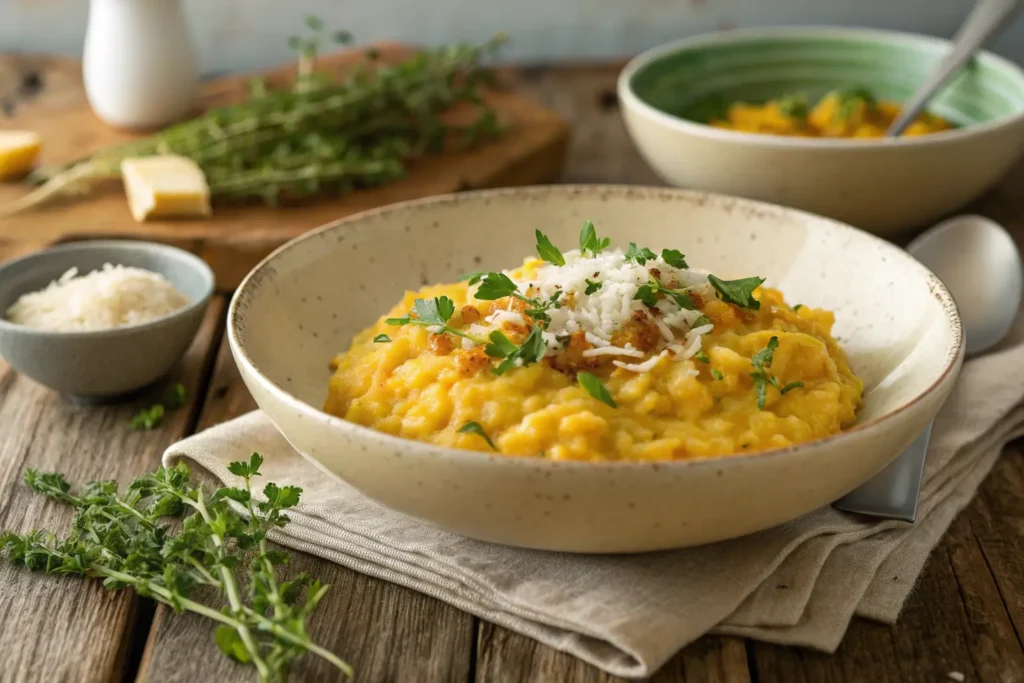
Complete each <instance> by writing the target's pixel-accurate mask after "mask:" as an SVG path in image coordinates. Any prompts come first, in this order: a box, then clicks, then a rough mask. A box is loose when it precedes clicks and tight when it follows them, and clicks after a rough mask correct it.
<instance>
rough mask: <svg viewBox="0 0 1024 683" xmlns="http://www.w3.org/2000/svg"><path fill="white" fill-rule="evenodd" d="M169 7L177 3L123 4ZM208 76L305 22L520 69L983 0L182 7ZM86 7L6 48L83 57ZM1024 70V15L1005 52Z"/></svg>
mask: <svg viewBox="0 0 1024 683" xmlns="http://www.w3.org/2000/svg"><path fill="white" fill-rule="evenodd" d="M121 1H123V2H158V1H159V2H163V1H168V0H121ZM183 1H184V2H185V4H186V7H187V10H188V14H189V21H190V24H191V26H192V29H193V37H194V39H195V42H196V45H197V48H198V50H199V53H200V57H201V59H202V64H203V68H204V70H205V71H208V72H214V71H224V70H234V69H242V68H254V67H260V66H264V65H269V64H274V63H278V62H281V61H283V60H285V59H287V58H288V56H289V52H288V49H287V46H286V40H287V37H288V36H289V35H290V34H291V33H294V32H295V30H296V28H297V27H298V26H299V24H300V22H301V19H302V17H303V16H304V15H306V14H316V15H318V16H321V17H323V18H324V19H325V20H326V21H327V22H328V24H329V26H331V27H338V28H347V29H349V30H351V31H352V32H353V33H355V34H356V36H357V37H358V38H359V39H360V40H361V41H367V40H372V39H377V38H398V39H404V40H410V41H415V42H428V43H437V42H443V41H450V40H473V41H479V40H483V39H485V38H487V37H489V36H490V35H491V34H492V33H494V32H496V31H505V32H507V33H509V34H510V35H511V36H512V38H513V42H512V44H511V45H510V47H509V49H508V51H507V53H506V54H507V55H508V56H509V57H510V58H513V59H517V60H520V61H539V60H545V59H551V58H566V57H570V58H583V59H586V58H597V57H610V56H622V55H628V54H632V53H635V52H638V51H640V50H642V49H644V48H647V47H650V46H652V45H656V44H658V43H660V42H664V41H666V40H670V39H672V38H677V37H681V36H684V35H690V34H695V33H702V32H705V31H711V30H714V29H716V28H727V27H737V26H739V27H748V26H760V25H779V24H845V25H865V26H876V27H885V28H895V29H903V30H912V31H919V32H922V33H929V34H933V35H939V36H946V37H948V36H949V35H951V34H952V33H953V31H954V30H955V29H956V27H957V26H958V25H959V23H960V21H961V20H962V19H963V17H964V16H965V15H966V13H967V12H968V11H969V9H970V7H971V6H972V5H973V0H503V1H501V2H499V1H497V0H344V1H342V0H183ZM87 14H88V2H87V0H0V50H28V51H42V52H59V53H63V54H70V55H78V54H80V53H81V46H82V40H83V36H84V33H85V24H86V17H87ZM995 50H996V51H997V52H999V53H1001V54H1003V55H1006V56H1008V57H1010V58H1012V59H1014V60H1015V61H1018V62H1021V63H1024V19H1022V20H1018V21H1017V22H1016V23H1015V24H1014V25H1013V26H1012V27H1011V28H1010V30H1009V31H1008V32H1007V33H1006V34H1005V35H1003V36H1002V38H1001V39H1000V40H999V41H998V42H997V43H996V44H995Z"/></svg>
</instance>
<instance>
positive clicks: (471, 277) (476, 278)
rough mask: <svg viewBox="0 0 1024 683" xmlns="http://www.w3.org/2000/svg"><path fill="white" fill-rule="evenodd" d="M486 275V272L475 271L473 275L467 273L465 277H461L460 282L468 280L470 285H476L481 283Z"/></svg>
mask: <svg viewBox="0 0 1024 683" xmlns="http://www.w3.org/2000/svg"><path fill="white" fill-rule="evenodd" d="M484 275H487V271H486V270H474V271H473V272H472V273H466V274H465V275H463V276H462V277H460V278H459V281H460V282H461V281H463V280H468V281H469V284H471V285H475V284H476V283H478V282H480V278H482V277H483V276H484Z"/></svg>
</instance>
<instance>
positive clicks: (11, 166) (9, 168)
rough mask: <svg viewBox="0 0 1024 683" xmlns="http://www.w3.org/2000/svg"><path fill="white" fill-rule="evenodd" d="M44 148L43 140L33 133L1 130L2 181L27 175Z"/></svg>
mask: <svg viewBox="0 0 1024 683" xmlns="http://www.w3.org/2000/svg"><path fill="white" fill-rule="evenodd" d="M42 146H43V141H42V139H41V138H40V137H39V136H38V135H36V134H35V133H33V132H31V131H27V130H0V180H9V179H11V178H16V177H18V176H21V175H24V174H25V173H27V172H28V170H29V169H30V168H32V165H33V164H35V163H36V157H38V156H39V148H40V147H42Z"/></svg>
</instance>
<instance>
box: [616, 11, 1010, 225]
mask: <svg viewBox="0 0 1024 683" xmlns="http://www.w3.org/2000/svg"><path fill="white" fill-rule="evenodd" d="M950 49H951V43H950V42H949V41H946V40H941V39H938V38H930V37H926V36H919V35H914V34H908V33H898V32H892V31H877V30H869V29H842V28H810V29H807V28H799V29H797V28H779V29H759V30H751V31H730V32H724V33H716V34H710V35H704V36H697V37H695V38H689V39H685V40H681V41H678V42H675V43H671V44H669V45H666V46H663V47H659V48H655V49H653V50H649V51H648V52H645V53H643V54H641V55H639V56H638V57H636V58H635V59H634V60H633V61H631V62H630V63H629V64H628V65H627V66H626V68H625V70H624V71H623V72H622V75H621V76H620V78H619V84H618V90H619V98H620V100H621V102H622V105H623V115H624V117H625V121H626V126H627V128H628V129H629V132H630V135H631V136H632V138H633V141H634V142H635V143H636V145H637V147H638V148H639V150H640V152H641V154H642V155H643V156H644V158H645V159H646V160H647V162H648V163H649V164H650V165H651V166H652V167H653V168H654V170H655V171H656V172H657V173H658V174H659V175H660V176H661V177H662V178H663V179H664V180H665V181H667V182H669V183H671V184H673V185H676V186H679V187H687V188H694V189H701V190H708V191H712V192H719V193H724V194H731V195H737V196H743V197H749V198H752V199H759V200H763V201H769V202H774V203H777V204H783V205H787V206H793V207H796V208H800V209H804V210H807V211H813V212H815V213H819V214H822V215H826V216H829V217H832V218H836V219H839V220H842V221H845V222H847V223H851V224H853V225H856V226H858V227H860V228H864V229H867V230H870V231H872V232H875V233H877V234H883V235H884V234H894V233H898V232H901V231H904V230H908V229H912V228H916V227H923V226H925V225H927V224H929V223H931V222H933V221H935V220H937V219H939V218H941V217H942V216H944V215H946V214H949V213H951V212H953V211H955V210H957V209H958V208H960V207H962V206H964V205H965V204H967V203H969V202H970V201H971V200H972V199H975V198H976V197H978V196H979V195H981V194H982V193H984V192H985V191H986V190H987V189H988V188H990V187H991V186H992V185H994V184H995V183H996V182H997V181H998V180H999V179H1000V178H1001V177H1002V176H1003V175H1004V174H1005V173H1006V172H1007V171H1008V170H1009V168H1010V167H1011V166H1012V165H1013V163H1014V162H1015V161H1016V160H1017V159H1018V158H1019V157H1020V155H1021V152H1022V151H1024V72H1022V71H1021V69H1020V68H1019V67H1018V66H1016V65H1014V64H1012V63H1011V62H1009V61H1007V60H1005V59H1002V58H1000V57H997V56H995V55H993V54H990V53H981V54H980V55H978V56H977V57H976V58H975V59H974V60H973V62H972V63H971V64H969V65H968V66H967V67H966V68H965V69H964V70H963V71H962V72H961V73H960V74H959V75H958V76H957V77H956V78H955V79H954V80H953V81H952V82H951V83H950V84H949V85H948V86H947V87H946V88H945V89H944V90H943V91H942V92H941V93H940V94H939V96H938V97H936V98H935V100H934V101H933V102H932V105H931V107H930V111H932V112H933V113H935V114H938V115H939V116H942V117H944V118H946V119H948V120H950V121H952V122H954V123H955V124H956V125H957V128H956V129H954V130H950V131H945V132H941V133H934V134H931V135H924V136H919V137H908V138H899V139H880V140H870V139H863V138H859V139H821V138H796V137H783V136H775V135H761V134H753V133H743V132H737V131H731V130H724V129H720V128H713V127H711V126H709V125H706V121H707V120H708V119H709V118H710V117H711V116H714V115H715V114H717V113H718V112H719V111H721V109H722V106H723V104H727V103H729V102H733V101H737V100H743V101H764V100H767V99H770V98H773V97H777V96H780V95H784V94H789V93H794V92H806V93H807V94H808V95H809V96H810V98H811V100H812V101H813V100H814V99H816V98H817V97H820V96H821V95H823V94H824V93H825V92H827V91H829V90H832V89H834V88H838V87H845V86H851V85H863V86H865V87H867V88H868V89H869V90H870V91H871V92H872V93H874V94H875V95H876V96H878V97H879V98H881V99H887V100H894V101H905V100H907V99H908V98H909V97H910V95H911V94H912V93H913V91H914V90H915V89H916V87H917V86H918V85H919V84H920V83H921V82H922V81H923V80H924V78H925V76H926V75H927V74H928V72H929V71H930V70H931V69H932V68H933V67H934V66H935V65H936V64H937V63H938V62H939V60H940V59H941V58H942V57H943V56H944V55H945V54H946V53H947V52H948V51H949V50H950Z"/></svg>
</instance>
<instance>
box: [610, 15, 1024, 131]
mask: <svg viewBox="0 0 1024 683" xmlns="http://www.w3.org/2000/svg"><path fill="white" fill-rule="evenodd" d="M800 37H816V38H826V39H827V38H837V39H843V38H854V39H857V38H874V39H884V40H888V41H892V42H897V43H902V44H905V45H909V46H925V45H927V46H942V47H945V48H947V49H949V48H952V46H953V44H952V42H950V41H948V40H945V39H943V38H936V37H934V36H926V35H922V34H919V33H909V32H905V31H889V30H884V29H867V28H846V27H839V26H821V27H772V28H755V29H732V30H729V31H722V32H717V33H704V34H701V35H698V36H692V37H689V38H682V39H680V40H676V41H673V42H671V43H667V44H665V45H660V46H658V47H654V48H651V49H650V50H646V51H645V52H641V53H640V54H639V55H637V56H636V57H634V58H633V59H631V60H630V61H629V63H628V64H626V66H625V68H624V69H623V70H622V73H620V74H619V79H618V83H617V86H616V87H617V91H618V95H619V100H620V101H622V103H623V104H624V106H625V107H627V108H630V109H633V110H634V111H635V112H636V113H638V114H639V115H641V116H644V117H645V118H647V119H649V120H651V121H652V122H654V123H656V124H659V125H661V126H664V127H667V128H670V129H672V130H675V131H678V132H681V133H688V134H690V135H697V136H700V137H705V138H710V139H712V140H721V141H722V142H729V143H735V144H750V145H762V146H770V147H792V148H801V149H844V150H849V149H860V150H872V149H880V148H885V147H921V146H925V145H936V144H950V143H960V142H963V141H964V139H965V138H968V137H970V136H973V135H979V134H983V133H989V132H995V131H998V130H1000V129H1003V128H1010V127H1013V126H1016V125H1022V124H1024V109H1022V110H1021V111H1019V112H1017V113H1016V114H1014V115H1012V116H1005V117H1002V118H998V119H995V120H993V121H987V122H985V123H979V124H976V125H971V126H965V127H963V128H954V129H952V130H945V131H940V132H937V133H929V134H928V135H915V136H901V137H898V138H870V139H864V138H800V137H787V136H784V135H768V134H765V133H747V132H743V131H734V130H728V129H724V128H715V127H714V126H709V125H707V124H705V123H699V122H697V121H691V120H689V119H685V118H683V117H681V116H676V115H674V114H670V113H668V112H666V111H662V110H661V109H658V108H657V107H655V106H654V105H652V104H648V103H647V102H645V101H644V100H643V99H642V98H641V97H640V96H639V95H637V94H636V92H634V90H633V78H634V77H635V76H636V74H637V73H639V72H640V71H641V70H643V69H644V68H646V67H647V66H649V65H650V64H651V63H653V62H655V61H657V60H658V59H661V58H662V57H667V56H669V55H672V54H675V53H678V52H685V51H686V50H688V49H690V48H694V47H701V46H705V45H712V44H715V43H723V44H728V43H742V42H746V41H749V40H757V39H764V38H800ZM975 58H976V59H980V60H983V61H987V62H991V63H992V64H994V65H995V66H998V67H1000V68H1003V69H1009V70H1011V71H1014V72H1016V73H1017V75H1018V76H1019V77H1020V79H1021V80H1022V81H1024V70H1022V69H1021V68H1020V67H1019V66H1017V65H1016V64H1014V63H1013V62H1011V61H1010V60H1008V59H1004V58H1002V57H1000V56H998V55H995V54H993V53H991V52H987V51H980V52H979V53H978V54H977V55H976V57H975Z"/></svg>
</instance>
